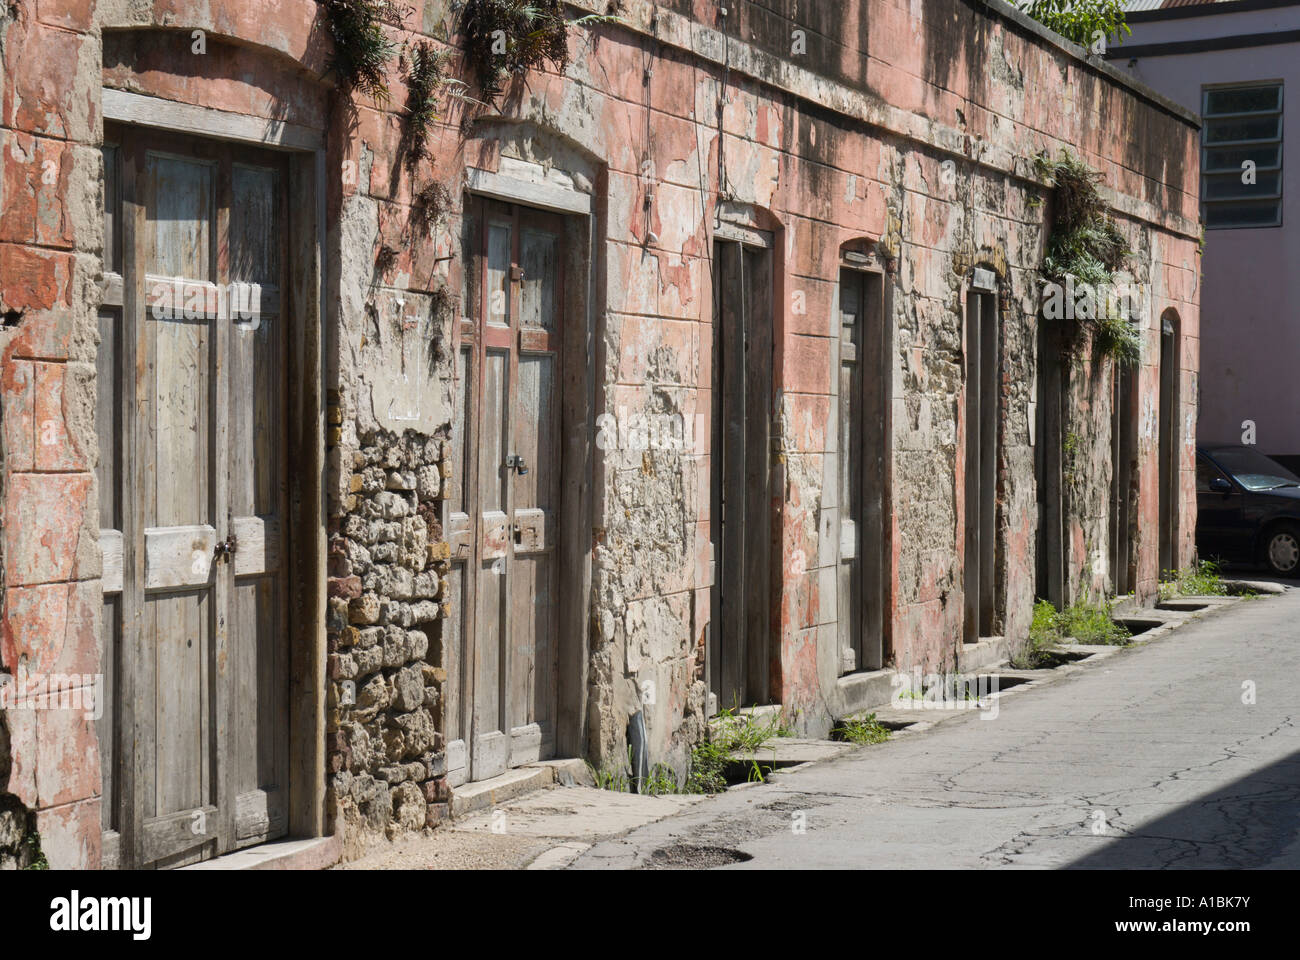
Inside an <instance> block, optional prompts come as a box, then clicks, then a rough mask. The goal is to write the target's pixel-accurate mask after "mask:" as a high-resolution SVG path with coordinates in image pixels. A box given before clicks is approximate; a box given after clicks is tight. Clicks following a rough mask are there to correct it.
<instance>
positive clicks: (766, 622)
mask: <svg viewBox="0 0 1300 960" xmlns="http://www.w3.org/2000/svg"><path fill="white" fill-rule="evenodd" d="M748 233H749V234H752V236H751V237H750V238H749V240H748V241H743V240H739V239H736V240H730V239H727V240H722V239H719V240H716V241H715V243H714V247H713V249H714V261H713V262H714V306H713V367H714V369H713V449H712V466H711V470H712V485H713V489H712V494H713V496H712V504H711V506H710V516H711V539H712V543H713V551H714V557H715V564H714V585H713V596H712V608H713V612H712V617H711V619H712V627H711V630H710V637H711V643H710V650H709V658H710V666H709V679H710V684H711V686H712V689H713V692H714V693H715V694H717V696H718V705H719V706H720V707H722V708H724V709H726V708H731V707H740V706H747V705H750V704H763V703H768V702H770V700H771V693H770V690H769V686H768V678H769V672H768V667H769V658H770V657H771V652H772V629H771V608H770V599H771V590H770V580H769V577H770V574H771V570H770V567H769V565H768V564H769V557H770V551H771V540H772V523H771V430H772V339H773V331H772V251H771V249H770V247H771V242H772V241H771V236H770V235H769V234H766V233H759V232H757V231H749V232H748Z"/></svg>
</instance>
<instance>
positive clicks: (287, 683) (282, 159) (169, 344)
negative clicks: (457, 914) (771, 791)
mask: <svg viewBox="0 0 1300 960" xmlns="http://www.w3.org/2000/svg"><path fill="white" fill-rule="evenodd" d="M452 6H453V5H452V4H450V3H447V2H443V0H423V2H420V0H413V2H411V3H394V4H379V5H375V4H371V5H368V6H367V5H358V4H355V3H341V4H317V3H314V2H311V0H285V2H280V3H275V4H271V3H244V2H235V0H193V2H191V0H165V2H163V0H159V2H157V3H149V2H145V3H139V2H133V0H102V2H98V3H96V2H92V0H79V2H74V0H19V2H18V3H16V4H10V5H9V6H8V7H6V8H4V10H3V12H0V18H2V19H0V41H2V42H3V50H4V55H3V61H2V70H3V72H2V73H0V90H2V91H3V100H2V102H3V111H4V112H3V117H0V123H2V124H3V129H2V130H0V135H2V136H3V144H0V146H2V147H3V150H2V153H3V157H4V176H3V179H2V180H0V191H2V192H0V206H2V209H3V213H0V313H2V314H3V318H4V319H3V327H4V328H3V330H2V331H0V375H2V376H0V383H2V388H3V389H2V390H0V428H2V429H0V453H2V454H3V483H4V488H3V500H2V501H0V502H2V503H3V515H2V518H0V519H2V523H3V534H2V537H0V546H2V549H3V564H2V567H0V569H2V570H3V577H4V579H3V585H2V586H3V593H2V594H0V600H2V602H3V635H2V637H0V670H2V671H3V672H4V673H5V674H6V675H7V678H8V681H9V682H8V683H7V684H6V686H5V688H4V689H6V690H7V691H8V693H7V694H6V696H8V697H9V698H10V699H8V700H7V701H6V703H7V704H8V705H9V706H8V707H7V709H5V710H4V711H3V712H2V713H0V718H2V719H3V723H2V724H0V818H4V819H3V821H2V822H3V823H4V825H5V829H4V830H3V831H0V856H4V857H6V858H7V862H9V863H11V864H14V863H18V864H21V863H22V862H23V859H24V858H25V857H30V855H31V843H30V842H29V841H28V840H26V839H25V838H26V837H28V836H29V835H30V834H31V833H33V832H34V833H35V834H37V835H38V836H39V839H40V844H41V848H42V849H43V851H44V852H45V854H46V855H47V857H48V858H49V860H50V862H51V864H53V865H56V866H85V867H98V866H104V867H114V866H130V865H136V866H160V867H161V866H176V865H183V864H188V863H192V862H195V861H199V860H205V859H210V858H214V857H217V856H220V855H222V854H225V853H229V852H231V851H234V850H238V849H241V848H244V847H249V846H251V845H256V844H261V843H267V842H270V841H274V840H277V839H282V838H285V837H293V838H319V837H330V838H334V843H335V844H336V845H337V846H336V847H335V848H334V849H335V852H336V853H341V854H342V855H344V856H351V855H354V854H356V853H358V852H360V851H362V850H364V849H365V847H366V845H367V844H368V843H370V842H371V841H372V840H373V839H375V838H379V837H384V836H388V837H392V836H395V835H397V834H399V833H401V832H403V831H410V830H419V829H423V828H425V827H426V826H427V825H434V824H436V823H437V822H438V821H439V820H440V819H442V818H444V817H445V816H446V815H447V811H448V801H449V799H450V798H451V797H452V796H453V794H454V792H455V791H456V790H457V789H458V788H459V787H461V786H462V785H463V784H466V783H471V782H480V781H487V780H491V779H492V778H494V777H498V776H502V775H505V774H506V773H507V771H509V770H510V769H511V768H514V767H518V766H521V765H526V764H529V763H535V762H539V761H543V760H545V759H547V758H552V757H584V758H586V759H588V760H589V761H590V762H591V763H593V764H594V765H596V766H608V765H610V764H615V763H620V762H624V758H626V756H627V750H628V745H629V740H630V739H631V740H632V741H633V742H635V743H644V744H645V748H644V749H645V751H646V753H647V755H648V757H649V759H650V760H651V761H652V762H662V763H666V764H668V765H670V766H671V767H673V768H674V769H675V770H677V771H678V772H679V773H682V772H684V770H685V766H686V764H687V762H688V757H689V752H690V748H691V746H692V745H693V744H694V743H696V742H698V740H699V739H700V738H701V737H702V736H704V734H705V730H706V725H707V722H708V719H709V717H710V716H711V715H712V714H714V713H715V712H716V711H718V710H719V709H725V708H728V707H732V706H740V707H743V706H749V705H755V704H758V705H762V704H780V705H782V707H783V708H784V709H785V710H786V712H787V714H788V715H789V716H790V717H791V718H793V720H794V722H795V723H796V725H797V726H798V728H799V729H800V730H801V731H803V732H805V733H810V734H824V733H825V732H826V731H827V730H828V729H829V728H830V726H831V723H832V722H833V720H834V719H835V718H836V717H840V716H843V715H845V714H847V713H849V712H852V711H855V710H858V709H862V708H864V707H868V706H871V705H873V704H876V703H880V702H882V701H884V700H885V699H886V698H887V697H888V692H889V676H890V672H891V671H892V670H893V669H895V668H897V669H904V670H910V669H912V668H913V667H921V668H922V669H925V670H927V671H928V670H939V669H962V668H970V667H973V666H978V665H979V664H980V663H985V662H990V661H993V660H997V659H1000V658H1002V657H1005V656H1006V655H1007V653H1008V652H1009V651H1010V650H1011V649H1013V648H1014V647H1015V646H1016V645H1018V644H1019V643H1021V642H1023V640H1024V638H1025V636H1026V634H1027V631H1028V625H1029V622H1030V619H1031V612H1032V605H1033V601H1034V599H1035V597H1036V596H1047V597H1050V598H1051V599H1053V600H1054V601H1056V602H1058V603H1067V602H1070V601H1071V600H1074V599H1077V598H1079V597H1082V596H1094V597H1095V596H1097V595H1099V594H1100V593H1103V592H1121V593H1125V592H1127V593H1133V594H1134V595H1135V598H1136V599H1137V600H1138V601H1140V602H1151V601H1152V600H1153V598H1154V596H1155V592H1156V584H1157V579H1158V576H1159V573H1160V571H1161V570H1162V569H1171V568H1173V567H1176V566H1181V565H1183V564H1186V563H1188V562H1190V560H1191V558H1192V554H1193V546H1192V543H1193V541H1192V534H1193V528H1194V524H1195V507H1194V497H1193V487H1192V462H1193V459H1192V458H1193V438H1194V437H1195V427H1196V403H1195V397H1196V389H1197V384H1196V376H1197V374H1196V371H1197V363H1198V350H1199V334H1198V307H1197V292H1198V289H1199V283H1198V279H1197V278H1198V270H1199V266H1198V252H1197V243H1198V234H1199V230H1198V226H1197V222H1196V221H1197V215H1198V211H1197V203H1198V195H1197V190H1198V178H1199V167H1198V142H1197V126H1196V122H1195V119H1194V117H1192V116H1191V115H1190V114H1189V113H1188V112H1187V111H1186V110H1184V109H1182V108H1180V107H1178V106H1176V105H1175V104H1173V103H1171V102H1169V101H1167V100H1165V99H1164V98H1162V97H1160V96H1159V95H1157V94H1155V93H1153V92H1152V91H1150V90H1148V89H1146V88H1145V87H1142V86H1141V85H1139V84H1136V83H1134V82H1132V81H1131V80H1129V79H1127V78H1125V77H1124V76H1122V75H1121V74H1120V73H1119V71H1117V70H1115V69H1114V68H1112V67H1109V66H1108V65H1106V64H1105V63H1103V62H1101V61H1099V60H1097V59H1096V58H1088V57H1086V56H1085V54H1084V52H1083V51H1082V50H1080V49H1079V48H1078V47H1075V46H1073V45H1070V44H1067V43H1065V42H1063V41H1061V40H1060V39H1059V38H1056V37H1055V36H1054V35H1052V34H1050V33H1048V32H1047V31H1045V30H1044V29H1043V28H1041V27H1040V26H1038V25H1037V24H1035V23H1033V22H1031V21H1029V20H1027V19H1026V18H1024V17H1023V16H1022V15H1020V14H1019V13H1017V12H1016V11H1015V10H1013V9H1012V8H1011V7H1008V6H1005V5H1003V4H1000V3H996V2H995V3H991V4H984V3H979V4H975V3H968V2H964V0H926V2H924V3H920V4H896V3H893V2H887V0H870V2H867V0H851V2H847V3H841V4H824V5H812V6H811V7H808V5H803V4H800V5H797V6H796V4H795V3H793V2H790V3H778V4H775V5H773V4H770V3H766V4H759V3H749V2H739V3H734V4H728V5H727V9H726V10H725V11H724V10H723V9H722V8H721V7H718V6H717V5H715V4H711V3H700V2H689V0H673V2H669V3H659V4H652V3H649V2H639V0H628V2H623V3H617V4H613V5H610V4H606V3H604V2H602V3H599V4H597V3H594V2H589V0H583V2H580V3H576V4H573V5H571V7H570V9H569V10H568V14H567V15H568V16H571V17H576V16H577V15H578V14H579V13H581V12H584V11H585V12H587V13H594V14H600V15H602V16H604V17H610V16H612V17H616V18H617V19H614V20H610V19H604V20H600V21H588V22H586V23H583V24H570V25H568V26H567V27H565V28H564V30H563V33H562V35H561V38H562V41H563V44H564V46H563V47H562V49H566V50H567V65H563V66H562V68H561V65H560V63H557V61H556V58H552V59H551V60H550V61H548V62H545V63H541V64H535V65H534V68H533V69H529V70H527V71H521V72H519V73H512V74H510V75H508V76H507V77H505V78H504V79H505V81H506V82H505V83H504V84H503V89H502V91H501V93H500V96H499V97H497V98H495V99H493V98H490V97H488V96H487V95H486V94H484V93H483V92H482V86H483V77H482V76H481V75H480V73H476V72H475V70H476V69H477V70H479V71H481V69H482V66H481V62H480V63H479V65H478V67H477V68H476V67H475V64H474V63H472V62H471V61H470V59H469V58H467V57H465V56H463V55H462V54H461V53H459V52H458V51H461V50H462V49H463V47H464V44H463V40H464V38H465V36H466V35H467V34H469V33H473V34H474V35H476V36H486V37H489V38H490V37H492V35H493V33H494V30H495V29H502V30H503V33H502V37H503V38H504V37H505V35H506V34H505V32H504V28H502V27H501V26H500V25H499V24H494V23H490V22H475V21H471V22H469V23H466V22H465V19H464V18H466V17H473V16H475V15H477V14H476V13H475V11H479V10H481V9H482V8H481V6H479V5H475V4H460V5H456V6H457V9H456V10H452V9H451V8H452ZM358 10H360V11H361V14H358V13H357V11H358ZM370 13H377V14H378V23H377V24H375V29H376V30H377V31H378V33H379V35H380V36H382V37H383V38H385V39H387V41H388V42H389V43H390V44H391V55H390V56H389V57H388V58H387V59H386V60H384V61H383V64H382V70H380V71H379V72H378V74H377V81H376V80H375V79H374V78H373V77H372V80H371V82H367V81H366V78H365V75H364V74H363V75H362V76H361V78H360V80H357V81H356V82H354V83H352V84H351V85H349V84H344V83H341V82H340V78H341V77H343V76H345V75H346V73H347V71H346V65H347V61H348V58H349V57H353V58H355V57H356V56H360V55H361V53H364V51H361V52H360V53H359V52H358V50H357V49H354V48H352V47H346V48H344V47H341V46H340V45H339V44H336V43H334V42H333V41H332V39H331V37H332V35H336V34H332V32H331V29H330V26H331V23H335V24H337V22H338V21H337V20H331V17H339V16H345V15H357V16H361V15H362V14H365V15H369V14H370ZM363 20H364V17H363ZM354 22H355V21H354ZM370 22H372V23H373V21H370ZM366 35H367V36H370V35H371V34H366ZM503 42H504V40H503ZM424 44H427V45H428V46H422V45H424ZM372 49H373V48H372ZM502 49H506V50H509V49H510V47H509V45H508V44H506V46H505V47H503V48H502ZM444 50H446V51H451V56H450V59H448V60H447V61H446V62H445V69H446V75H445V77H442V76H441V75H437V71H436V70H435V71H434V75H435V79H436V81H437V82H436V84H435V87H434V90H435V92H436V94H437V96H436V97H435V99H436V101H437V104H438V109H437V116H436V117H435V118H429V117H428V116H427V114H425V115H423V120H422V121H421V125H417V124H416V122H415V120H413V114H415V113H417V112H418V110H415V109H413V104H414V107H415V108H419V107H420V106H421V105H422V104H424V103H425V102H427V98H425V97H424V96H413V95H412V91H413V90H416V91H419V90H426V91H427V90H428V89H429V87H428V82H429V78H430V76H431V74H430V73H429V72H428V71H426V70H425V69H424V67H427V66H428V63H429V61H428V60H427V59H426V55H427V53H428V52H429V51H444ZM352 62H355V59H354V60H353V61H352ZM439 62H440V63H441V61H439ZM422 65H423V66H422ZM447 78H452V79H463V80H464V81H465V82H467V83H468V84H469V86H468V88H465V89H468V91H469V96H468V97H464V96H461V97H458V96H456V91H457V90H458V89H461V88H459V87H457V86H456V84H454V83H448V82H445V81H446V79H447ZM376 83H382V85H384V86H386V87H387V92H388V96H387V97H386V98H385V97H384V96H383V95H382V93H381V91H379V90H378V89H377V86H376ZM488 100H492V105H491V106H488V105H486V103H487V101H488ZM1066 149H1069V150H1071V151H1074V152H1076V153H1077V154H1078V155H1079V156H1081V157H1082V158H1083V159H1084V160H1085V161H1086V162H1087V164H1088V165H1089V166H1090V167H1092V168H1094V169H1095V170H1097V171H1098V172H1099V173H1100V175H1101V177H1102V180H1103V186H1102V188H1101V189H1102V194H1103V196H1104V198H1105V200H1106V203H1107V204H1108V206H1109V210H1110V215H1111V216H1112V217H1113V218H1114V222H1115V225H1116V228H1117V229H1118V231H1119V232H1120V233H1121V234H1122V235H1123V237H1124V240H1125V242H1126V244H1127V246H1128V247H1129V248H1130V251H1131V252H1130V254H1129V255H1128V256H1127V257H1126V259H1125V266H1124V277H1125V278H1126V280H1127V281H1129V282H1131V283H1132V284H1134V285H1136V286H1138V287H1140V288H1141V289H1144V290H1145V291H1147V293H1148V295H1149V303H1148V305H1147V307H1146V308H1145V309H1144V311H1143V312H1142V313H1141V314H1140V315H1139V316H1138V317H1136V318H1135V320H1134V322H1135V323H1136V325H1137V335H1138V337H1139V338H1140V340H1141V348H1142V349H1141V359H1140V361H1139V362H1138V363H1137V365H1136V366H1133V367H1129V368H1124V369H1123V370H1117V368H1116V365H1115V363H1114V362H1113V361H1111V360H1109V359H1108V358H1107V357H1106V356H1104V355H1102V354H1098V353H1097V352H1096V351H1092V352H1085V353H1083V354H1079V355H1067V353H1065V352H1064V351H1063V350H1062V348H1061V345H1060V342H1059V337H1058V334H1057V331H1056V330H1055V328H1054V327H1053V326H1052V322H1051V321H1048V320H1044V319H1040V314H1041V312H1042V311H1041V305H1042V304H1041V300H1042V289H1041V284H1040V277H1039V271H1040V267H1041V265H1042V260H1043V257H1044V252H1045V246H1046V243H1047V240H1048V233H1049V230H1050V229H1051V222H1050V218H1051V216H1052V209H1053V204H1052V195H1053V194H1052V190H1053V188H1052V184H1051V183H1050V182H1049V181H1048V180H1047V179H1046V178H1045V176H1044V174H1043V173H1042V172H1041V167H1040V165H1039V164H1037V163H1036V162H1035V157H1038V156H1040V155H1043V154H1045V155H1047V156H1050V157H1057V156H1060V155H1061V153H1062V151H1064V150H1066ZM51 677H59V678H61V679H60V680H59V682H58V684H52V683H51V681H50V679H49V678H51ZM42 683H44V684H45V687H44V688H41V687H40V685H41V684H42ZM52 686H58V687H59V690H60V691H63V694H66V698H71V697H72V695H73V694H76V695H77V697H79V698H80V699H77V700H75V701H73V700H71V699H68V702H66V703H64V702H62V701H60V702H59V703H53V702H51V701H50V699H49V698H48V696H47V699H46V700H45V701H40V700H38V699H36V698H35V697H34V696H33V697H26V694H28V693H32V694H38V693H39V692H40V690H41V689H44V690H45V692H46V693H47V694H48V693H49V690H50V689H51V688H52ZM65 688H66V689H65ZM63 694H61V695H63ZM66 698H65V699H66ZM87 700H91V701H93V704H92V707H93V708H85V703H86V702H87ZM55 706H66V707H68V708H67V709H44V708H42V707H45V708H49V707H55ZM73 706H80V707H82V708H83V709H72V707H73ZM642 734H643V735H642Z"/></svg>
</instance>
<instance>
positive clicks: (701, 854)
mask: <svg viewBox="0 0 1300 960" xmlns="http://www.w3.org/2000/svg"><path fill="white" fill-rule="evenodd" d="M753 859H754V858H753V857H752V856H750V855H749V854H748V853H743V852H741V851H740V850H732V849H730V848H729V847H707V846H697V845H694V844H689V843H675V844H673V845H672V846H669V847H660V848H659V849H658V850H656V851H655V852H654V853H652V854H650V861H649V862H648V863H646V864H645V865H644V868H643V869H646V870H676V869H688V870H708V869H710V868H712V867H725V866H727V864H730V863H744V862H746V861H747V860H753Z"/></svg>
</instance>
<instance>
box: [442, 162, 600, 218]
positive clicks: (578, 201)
mask: <svg viewBox="0 0 1300 960" xmlns="http://www.w3.org/2000/svg"><path fill="white" fill-rule="evenodd" d="M465 189H466V190H468V191H469V192H470V193H478V194H482V195H483V196H485V197H493V198H494V199H497V200H505V201H506V202H507V203H522V204H526V205H527V206H530V207H540V208H542V209H543V210H554V211H555V212H557V213H577V214H581V215H582V216H590V215H591V195H590V194H587V193H579V192H578V191H577V190H570V189H568V188H567V187H561V186H558V185H556V184H553V183H529V182H528V181H526V180H515V179H513V178H511V177H503V176H501V174H499V173H492V172H491V171H490V170H480V169H478V168H477V167H466V168H465Z"/></svg>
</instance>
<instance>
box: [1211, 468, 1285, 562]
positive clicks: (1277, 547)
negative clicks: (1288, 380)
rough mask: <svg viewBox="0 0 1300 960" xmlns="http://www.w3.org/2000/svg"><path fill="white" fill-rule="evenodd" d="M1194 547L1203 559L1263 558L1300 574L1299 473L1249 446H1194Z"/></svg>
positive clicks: (1258, 560) (1253, 560) (1236, 559)
mask: <svg viewBox="0 0 1300 960" xmlns="http://www.w3.org/2000/svg"><path fill="white" fill-rule="evenodd" d="M1196 507H1197V518H1196V549H1197V552H1198V553H1199V554H1200V555H1201V556H1202V557H1204V558H1205V559H1222V560H1235V561H1241V562H1244V563H1259V562H1263V563H1265V564H1267V565H1268V567H1269V569H1270V570H1272V571H1273V572H1274V573H1275V574H1277V575H1278V576H1280V577H1294V576H1297V575H1298V574H1300V477H1297V476H1296V475H1295V474H1294V473H1292V472H1291V471H1290V470H1288V469H1287V468H1286V467H1284V466H1282V465H1281V464H1280V463H1278V462H1277V461H1276V460H1271V459H1269V458H1268V457H1266V456H1264V455H1263V454H1262V453H1260V452H1259V451H1257V450H1255V449H1254V448H1253V447H1243V446H1240V445H1235V444H1207V445H1203V446H1199V447H1197V450H1196Z"/></svg>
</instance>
